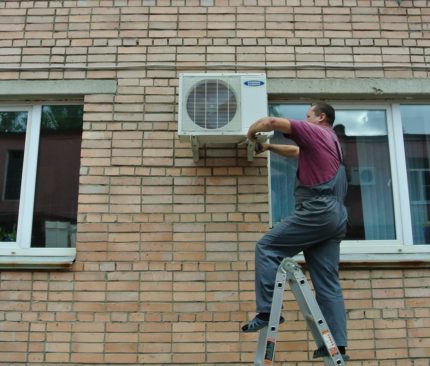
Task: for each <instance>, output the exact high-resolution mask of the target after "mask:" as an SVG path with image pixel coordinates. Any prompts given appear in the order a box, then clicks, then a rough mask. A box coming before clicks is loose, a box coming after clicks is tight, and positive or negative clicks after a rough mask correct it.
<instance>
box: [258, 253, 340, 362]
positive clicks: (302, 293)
mask: <svg viewBox="0 0 430 366" xmlns="http://www.w3.org/2000/svg"><path fill="white" fill-rule="evenodd" d="M287 281H288V283H289V285H290V288H291V291H292V292H293V294H294V296H295V298H296V300H297V302H298V304H299V308H300V310H301V312H302V313H303V316H304V317H305V320H306V323H307V325H308V327H309V329H310V330H311V333H312V335H313V337H314V340H315V343H316V345H317V347H318V348H319V347H320V346H322V345H325V347H326V349H327V350H328V351H329V356H326V357H323V360H324V364H325V366H345V362H344V360H343V358H342V355H341V354H340V352H339V350H338V348H337V345H336V343H335V341H334V339H333V336H332V334H331V332H330V330H329V328H328V325H327V323H326V321H325V319H324V316H323V315H322V313H321V310H320V308H319V306H318V303H317V302H316V300H315V297H314V295H313V293H312V290H311V288H310V287H309V284H308V281H307V279H306V277H305V275H304V273H303V271H302V268H301V267H300V266H299V265H298V264H297V263H296V262H295V261H294V260H292V259H291V258H285V259H284V260H283V261H282V263H281V264H280V265H279V267H278V271H277V273H276V280H275V288H274V291H273V299H272V309H271V311H270V319H269V325H268V326H267V327H265V328H263V329H261V330H260V334H259V336H258V346H257V352H256V355H255V363H254V365H255V366H263V365H273V361H274V358H275V346H276V339H277V336H278V327H279V319H280V316H281V311H282V303H283V298H284V290H285V285H286V282H287Z"/></svg>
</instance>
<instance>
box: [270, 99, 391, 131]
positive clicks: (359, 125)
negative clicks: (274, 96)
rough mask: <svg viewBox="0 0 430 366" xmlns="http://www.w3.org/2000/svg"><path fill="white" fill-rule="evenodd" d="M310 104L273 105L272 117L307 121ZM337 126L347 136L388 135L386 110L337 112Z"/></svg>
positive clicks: (271, 107) (339, 110)
mask: <svg viewBox="0 0 430 366" xmlns="http://www.w3.org/2000/svg"><path fill="white" fill-rule="evenodd" d="M309 107H310V104H273V105H270V115H272V116H277V117H286V118H291V119H298V120H305V119H306V113H307V111H308V109H309ZM334 125H335V126H337V125H343V126H344V127H345V133H346V135H347V136H383V135H387V124H386V118H385V110H345V109H344V110H341V109H337V110H336V121H335V123H334Z"/></svg>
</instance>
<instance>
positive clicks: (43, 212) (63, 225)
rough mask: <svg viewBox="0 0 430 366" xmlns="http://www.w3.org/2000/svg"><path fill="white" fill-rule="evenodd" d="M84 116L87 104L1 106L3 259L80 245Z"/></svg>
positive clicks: (0, 251)
mask: <svg viewBox="0 0 430 366" xmlns="http://www.w3.org/2000/svg"><path fill="white" fill-rule="evenodd" d="M82 115H83V108H82V106H81V105H58V104H52V105H33V106H18V107H2V106H0V192H2V196H1V200H0V257H1V256H5V255H6V256H7V255H11V254H15V255H16V254H17V253H20V254H21V255H36V256H37V255H38V254H37V253H39V254H40V253H44V254H45V255H50V254H53V255H55V253H59V252H58V249H60V248H61V249H62V248H64V249H67V248H73V247H74V246H75V240H76V239H75V238H76V235H75V234H76V219H77V202H78V187H79V167H80V150H81V138H82V137H81V136H82V120H83V119H82ZM56 250H57V252H56Z"/></svg>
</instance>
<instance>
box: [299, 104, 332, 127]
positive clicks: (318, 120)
mask: <svg viewBox="0 0 430 366" xmlns="http://www.w3.org/2000/svg"><path fill="white" fill-rule="evenodd" d="M334 119H335V112H334V109H333V107H332V106H331V105H330V104H327V103H324V102H317V103H314V104H312V105H311V107H310V108H309V110H308V112H307V113H306V120H307V121H308V122H310V123H315V124H317V125H328V126H333V123H334Z"/></svg>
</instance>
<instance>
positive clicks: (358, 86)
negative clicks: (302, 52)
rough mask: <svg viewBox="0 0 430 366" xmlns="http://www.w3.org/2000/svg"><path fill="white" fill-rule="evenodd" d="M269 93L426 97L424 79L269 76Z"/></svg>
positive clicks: (429, 91)
mask: <svg viewBox="0 0 430 366" xmlns="http://www.w3.org/2000/svg"><path fill="white" fill-rule="evenodd" d="M267 91H268V93H269V95H271V96H285V97H291V96H302V97H303V96H326V97H330V96H344V97H355V96H363V97H370V98H373V97H378V98H384V97H390V98H394V97H399V98H405V97H420V96H421V97H429V96H430V80H428V79H386V78H380V79H379V78H368V79H365V78H363V79H335V78H330V79H269V80H268V81H267Z"/></svg>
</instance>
